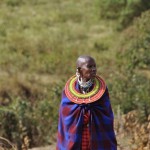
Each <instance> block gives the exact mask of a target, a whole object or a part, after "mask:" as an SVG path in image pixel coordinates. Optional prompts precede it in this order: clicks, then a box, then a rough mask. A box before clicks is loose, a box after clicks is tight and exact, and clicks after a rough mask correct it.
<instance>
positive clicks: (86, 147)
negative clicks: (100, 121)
mask: <svg viewBox="0 0 150 150" xmlns="http://www.w3.org/2000/svg"><path fill="white" fill-rule="evenodd" d="M82 150H90V133H89V114H88V112H86V113H85V114H84V122H83V131H82Z"/></svg>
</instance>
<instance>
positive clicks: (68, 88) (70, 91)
mask: <svg viewBox="0 0 150 150" xmlns="http://www.w3.org/2000/svg"><path fill="white" fill-rule="evenodd" d="M76 84H77V78H76V76H72V77H71V78H70V79H69V80H68V81H67V83H66V85H65V93H66V96H67V97H68V98H69V100H70V101H72V102H74V103H77V104H82V103H91V102H94V101H96V100H98V99H99V98H100V97H101V96H102V95H103V94H104V92H105V89H106V85H105V82H104V80H103V79H102V78H101V77H99V76H97V75H96V77H95V79H94V81H93V84H94V86H93V89H92V90H91V91H90V92H88V93H86V92H85V93H80V91H79V89H76Z"/></svg>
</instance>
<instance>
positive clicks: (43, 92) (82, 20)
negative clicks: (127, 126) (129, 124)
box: [0, 0, 150, 149]
mask: <svg viewBox="0 0 150 150" xmlns="http://www.w3.org/2000/svg"><path fill="white" fill-rule="evenodd" d="M148 9H149V1H147V0H145V3H144V1H140V0H132V1H131V0H128V1H126V0H122V1H119V0H108V1H98V0H94V1H90V0H83V1H80V3H78V2H76V1H75V0H69V1H60V0H51V1H48V0H30V1H26V0H13V1H12V0H6V1H4V0H2V1H0V85H1V86H0V105H1V107H0V120H1V123H0V135H1V136H4V137H6V138H8V139H9V140H11V141H12V142H14V143H16V144H17V145H18V148H19V149H21V148H23V147H26V148H29V147H33V146H40V145H44V144H51V142H53V141H54V140H56V139H55V138H56V130H57V121H58V108H59V103H60V97H61V91H62V88H63V87H64V84H65V81H66V80H67V78H68V77H70V76H71V75H72V74H74V73H75V61H76V58H77V57H78V56H79V55H83V54H87V55H91V56H93V57H94V58H95V59H96V62H97V73H98V74H100V75H102V76H103V77H104V78H105V79H106V82H107V84H108V88H109V90H110V95H111V99H112V104H113V108H114V110H115V111H116V108H117V107H118V105H120V106H121V109H122V111H123V112H124V113H127V112H128V111H130V110H133V109H138V110H139V116H140V118H141V120H142V121H145V118H146V116H147V115H148V114H149V113H150V112H149V110H150V106H149V104H150V102H149V97H150V96H149V68H150V66H149V64H150V62H149V58H150V56H149V54H150V52H149V49H150V47H149V46H150V38H149V35H150V33H149V32H150V29H149V24H150V22H149V17H150V12H149V11H147V12H145V11H146V10H148ZM143 12H144V13H143ZM141 14H142V15H141ZM140 15H141V17H139V16H140ZM136 17H139V18H137V19H135V18H136ZM104 18H105V19H104ZM133 20H135V21H134V22H133ZM132 23H133V24H132ZM116 26H118V29H124V27H127V28H126V29H125V30H122V31H121V30H116ZM116 55H117V56H116ZM145 71H146V72H148V74H145ZM143 72H144V73H143Z"/></svg>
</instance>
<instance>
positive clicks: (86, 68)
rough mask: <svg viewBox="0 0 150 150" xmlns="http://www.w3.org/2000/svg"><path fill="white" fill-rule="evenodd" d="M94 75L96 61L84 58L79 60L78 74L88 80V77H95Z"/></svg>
mask: <svg viewBox="0 0 150 150" xmlns="http://www.w3.org/2000/svg"><path fill="white" fill-rule="evenodd" d="M95 75H96V63H95V60H94V59H91V58H90V59H85V61H83V62H81V67H80V76H81V77H82V79H83V81H88V80H89V79H92V78H95Z"/></svg>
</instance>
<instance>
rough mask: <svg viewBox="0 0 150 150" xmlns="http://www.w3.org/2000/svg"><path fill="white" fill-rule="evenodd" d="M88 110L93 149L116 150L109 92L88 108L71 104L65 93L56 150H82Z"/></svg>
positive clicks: (83, 105) (88, 105)
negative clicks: (85, 117) (85, 118)
mask: <svg viewBox="0 0 150 150" xmlns="http://www.w3.org/2000/svg"><path fill="white" fill-rule="evenodd" d="M76 88H78V86H76ZM85 110H86V111H88V112H89V114H90V119H89V120H90V122H89V131H90V147H91V148H90V149H91V150H117V142H116V137H115V133H114V128H113V120H114V117H113V112H112V108H111V104H110V100H109V94H108V89H107V88H106V90H105V93H104V94H103V96H102V97H101V98H100V99H99V100H97V101H95V102H93V103H89V104H76V103H73V102H71V101H70V100H69V99H68V98H67V96H66V94H65V91H64V90H63V92H62V100H61V104H60V109H59V123H58V136H57V148H56V149H57V150H81V142H82V128H83V115H84V112H85Z"/></svg>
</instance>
